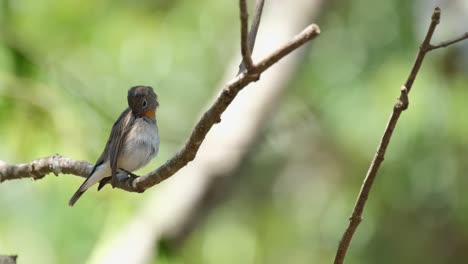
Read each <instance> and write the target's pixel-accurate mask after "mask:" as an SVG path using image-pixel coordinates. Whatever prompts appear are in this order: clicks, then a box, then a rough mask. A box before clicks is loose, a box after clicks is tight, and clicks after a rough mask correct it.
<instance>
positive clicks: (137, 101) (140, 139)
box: [68, 85, 159, 206]
mask: <svg viewBox="0 0 468 264" xmlns="http://www.w3.org/2000/svg"><path fill="white" fill-rule="evenodd" d="M127 101H128V107H127V108H126V109H125V110H124V111H123V112H122V113H121V114H120V116H119V118H118V119H117V121H116V122H115V123H114V125H113V126H112V130H111V133H110V136H109V139H108V140H107V143H106V146H105V148H104V151H103V152H102V154H101V156H100V157H99V158H98V160H97V161H96V163H95V165H94V167H93V169H92V170H91V173H90V174H89V176H88V177H87V178H86V180H85V181H84V182H83V184H81V186H80V187H79V188H78V190H77V191H76V192H75V194H73V196H72V197H71V199H70V201H69V202H68V204H69V205H70V206H73V205H74V204H75V203H76V201H77V200H78V199H79V198H80V197H81V195H83V193H84V192H85V191H86V190H88V189H89V188H90V187H91V186H93V185H94V184H96V183H97V182H99V185H98V191H99V190H100V189H102V187H104V186H105V185H106V184H107V183H108V182H109V181H111V184H112V186H113V187H115V183H116V182H115V181H116V174H117V172H122V173H126V174H128V175H129V176H135V175H134V174H133V173H131V172H133V171H136V170H138V169H140V168H142V167H144V166H145V165H146V164H148V163H149V162H150V161H151V160H152V159H153V158H154V157H156V156H157V154H158V151H159V132H158V125H157V122H156V110H157V108H158V107H159V102H158V96H157V95H156V93H155V92H154V91H153V88H152V87H151V86H144V85H138V86H134V87H131V88H130V89H129V90H128V95H127Z"/></svg>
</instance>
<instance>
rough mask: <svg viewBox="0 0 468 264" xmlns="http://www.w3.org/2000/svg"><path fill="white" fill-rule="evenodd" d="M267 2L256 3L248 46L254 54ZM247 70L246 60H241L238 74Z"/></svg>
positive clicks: (259, 0)
mask: <svg viewBox="0 0 468 264" xmlns="http://www.w3.org/2000/svg"><path fill="white" fill-rule="evenodd" d="M264 4H265V1H264V0H257V2H256V3H255V12H254V17H253V20H252V25H251V26H250V31H249V36H248V46H249V51H250V55H251V56H252V53H253V50H254V47H255V40H256V39H257V33H258V28H259V27H260V20H261V19H262V13H263V6H264ZM244 70H245V65H244V60H242V61H241V63H240V65H239V71H238V72H237V74H240V73H241V72H243V71H244Z"/></svg>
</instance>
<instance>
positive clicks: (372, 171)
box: [334, 7, 467, 264]
mask: <svg viewBox="0 0 468 264" xmlns="http://www.w3.org/2000/svg"><path fill="white" fill-rule="evenodd" d="M439 22H440V8H439V7H436V8H435V9H434V13H433V14H432V20H431V24H430V26H429V29H428V31H427V34H426V37H425V38H424V41H423V42H422V44H421V46H420V48H419V52H418V55H417V57H416V60H415V62H414V65H413V68H412V69H411V72H410V74H409V76H408V78H407V80H406V82H405V84H404V85H403V86H402V88H401V89H400V97H399V98H398V99H397V102H396V103H395V105H394V107H393V112H392V114H391V116H390V119H389V121H388V123H387V126H386V128H385V132H384V134H383V136H382V139H381V141H380V143H379V146H378V148H377V152H376V154H375V156H374V158H373V160H372V162H371V164H370V167H369V170H368V171H367V175H366V178H365V179H364V182H363V184H362V186H361V191H360V192H359V195H358V198H357V201H356V205H355V206H354V209H353V213H352V215H351V217H350V218H349V224H348V227H347V228H346V230H345V232H344V234H343V237H342V238H341V241H340V244H339V246H338V250H337V252H336V256H335V261H334V264H342V263H343V261H344V258H345V256H346V251H347V249H348V247H349V244H350V242H351V239H352V238H353V235H354V233H355V231H356V229H357V227H358V225H359V224H360V223H361V221H362V213H363V211H364V206H365V205H366V201H367V198H368V197H369V193H370V191H371V188H372V184H373V183H374V180H375V178H376V176H377V172H378V170H379V168H380V165H381V164H382V162H383V160H384V158H385V153H386V151H387V147H388V144H389V143H390V139H391V137H392V135H393V131H394V129H395V127H396V124H397V122H398V119H399V118H400V115H401V113H402V112H403V111H404V110H406V109H407V108H408V93H409V92H410V90H411V88H412V86H413V83H414V80H415V79H416V76H417V75H418V72H419V69H420V68H421V65H422V62H423V60H424V57H425V55H426V54H427V53H428V52H429V51H431V50H434V49H436V48H439V47H446V46H449V45H451V44H454V43H456V42H459V41H461V40H463V39H466V38H467V37H464V38H461V37H460V38H457V39H455V40H452V41H447V42H442V44H439V45H436V46H432V45H431V44H430V42H431V38H432V35H433V33H434V30H435V29H436V27H437V24H439Z"/></svg>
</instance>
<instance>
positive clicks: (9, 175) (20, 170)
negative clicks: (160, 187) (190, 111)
mask: <svg viewBox="0 0 468 264" xmlns="http://www.w3.org/2000/svg"><path fill="white" fill-rule="evenodd" d="M239 1H240V7H241V20H243V17H244V16H243V15H242V13H244V15H246V12H242V9H243V7H245V8H246V6H245V0H239ZM245 11H246V10H245ZM244 18H245V19H244V20H245V21H246V20H247V19H246V17H244ZM241 28H242V29H243V31H244V33H246V32H247V30H246V24H245V27H244V26H243V27H241ZM244 33H242V34H241V35H245V34H244ZM319 34H320V29H319V27H318V26H317V25H310V26H308V27H307V28H306V29H305V30H304V31H303V32H301V33H300V34H298V35H297V36H296V37H294V38H293V40H291V41H290V42H288V43H286V44H285V45H284V46H282V47H281V48H279V49H277V50H276V51H275V52H273V53H272V54H271V55H269V56H267V57H266V58H265V59H263V60H261V61H260V63H258V65H253V64H252V67H251V69H250V71H249V70H247V71H243V72H242V73H240V74H239V75H238V76H236V77H235V78H234V79H233V80H232V81H230V82H229V83H228V84H227V85H226V87H225V88H224V90H223V92H222V93H221V94H220V95H219V97H218V98H217V99H216V101H215V102H214V104H213V105H212V106H211V107H210V108H209V109H208V111H206V112H205V114H204V115H203V116H202V118H201V119H200V121H199V122H198V123H197V125H196V126H195V128H194V129H193V131H192V134H191V135H190V137H189V139H188V140H187V142H186V143H185V145H184V146H183V148H182V149H181V150H180V151H179V152H178V153H177V154H176V155H175V156H174V157H172V158H171V159H170V160H168V161H167V162H166V163H165V164H163V165H162V166H160V167H159V168H157V169H156V170H154V171H152V172H150V173H148V174H147V175H144V176H141V177H137V178H129V177H126V178H125V177H118V178H117V180H118V181H117V183H116V187H117V188H119V189H123V190H126V191H129V192H143V191H145V190H147V189H148V188H150V187H152V186H154V185H156V184H158V183H160V182H162V181H163V180H165V179H167V178H169V177H171V176H172V175H174V174H175V173H176V172H177V171H179V170H180V169H181V168H183V167H184V166H185V165H187V163H189V162H190V161H192V160H193V159H194V158H195V155H196V154H197V152H198V149H199V147H200V145H201V144H202V143H203V141H204V139H205V137H206V134H207V133H208V131H210V129H211V127H212V126H213V125H214V124H216V123H219V122H220V121H221V114H222V113H223V112H224V110H225V109H226V108H227V107H228V106H229V104H230V103H231V102H232V101H233V100H234V98H235V97H236V95H237V94H238V93H239V91H240V90H242V89H243V88H244V87H245V86H247V85H248V84H249V83H251V82H254V81H256V80H258V78H259V76H260V74H262V73H263V72H264V71H266V70H267V69H268V68H269V67H271V66H272V65H273V64H275V63H276V62H278V61H279V60H280V59H282V58H283V57H285V56H286V55H288V54H289V53H290V52H292V51H294V50H295V49H297V48H298V47H300V46H301V45H303V44H304V43H306V42H308V41H310V40H312V39H314V38H315V37H317V36H318V35H319ZM244 37H245V36H244ZM244 40H246V39H245V38H244ZM242 43H247V42H242ZM243 46H244V45H243ZM243 50H244V51H245V47H244V49H243ZM247 50H248V49H247ZM247 54H249V53H245V54H244V53H243V55H247ZM246 57H250V56H246ZM91 168H92V165H91V164H89V163H87V162H84V161H74V160H72V159H69V158H66V157H62V156H59V155H56V156H53V157H46V158H42V159H38V160H35V161H33V162H31V163H27V164H19V165H8V164H6V163H5V162H2V161H0V182H2V181H5V180H13V179H21V178H34V179H40V178H42V177H44V176H45V175H47V174H49V173H55V174H59V173H69V174H74V175H77V176H82V177H87V176H88V174H89V172H90V171H91Z"/></svg>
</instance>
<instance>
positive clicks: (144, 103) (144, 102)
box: [143, 99, 147, 107]
mask: <svg viewBox="0 0 468 264" xmlns="http://www.w3.org/2000/svg"><path fill="white" fill-rule="evenodd" d="M146 105H147V102H146V100H145V99H143V107H146Z"/></svg>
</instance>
